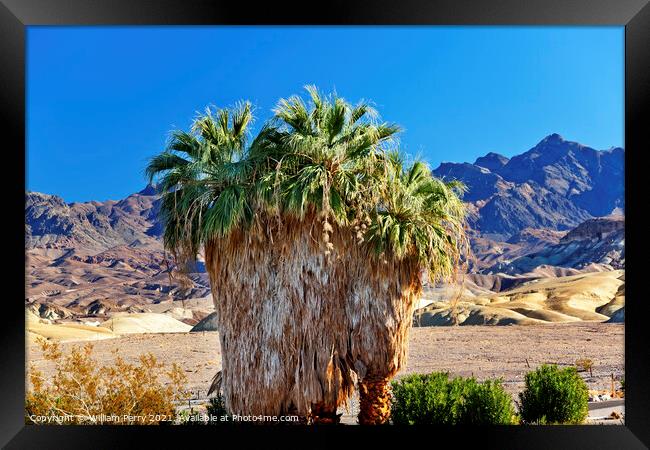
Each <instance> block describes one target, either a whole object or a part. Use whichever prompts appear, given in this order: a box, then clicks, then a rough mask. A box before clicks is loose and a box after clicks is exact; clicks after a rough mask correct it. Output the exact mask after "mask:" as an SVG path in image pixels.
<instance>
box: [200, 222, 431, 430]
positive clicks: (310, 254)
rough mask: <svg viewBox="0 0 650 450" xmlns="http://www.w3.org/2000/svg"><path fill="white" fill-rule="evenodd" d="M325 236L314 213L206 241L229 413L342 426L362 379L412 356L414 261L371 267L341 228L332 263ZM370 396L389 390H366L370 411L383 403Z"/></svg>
mask: <svg viewBox="0 0 650 450" xmlns="http://www.w3.org/2000/svg"><path fill="white" fill-rule="evenodd" d="M321 232H322V230H321V228H320V224H319V221H318V220H317V218H316V216H315V215H314V216H313V217H307V218H305V220H302V221H300V220H297V219H296V220H294V221H291V220H285V221H283V223H282V224H278V223H277V222H276V221H275V219H273V218H271V219H269V220H267V221H264V222H263V223H257V224H256V225H254V226H253V229H252V230H246V231H241V232H237V231H236V232H233V233H231V234H230V235H229V236H228V237H227V238H224V239H218V240H214V241H212V242H210V243H209V244H208V245H206V249H205V250H206V268H207V270H208V273H209V276H210V283H211V287H212V295H213V299H214V303H215V309H216V315H217V323H218V327H219V334H220V340H221V352H222V373H223V382H222V389H223V396H224V400H225V403H226V408H227V409H228V410H229V412H230V413H232V414H242V415H246V414H255V415H258V414H262V415H282V414H289V413H293V414H297V415H299V416H304V417H311V418H312V420H313V421H314V422H325V423H327V422H338V416H336V410H337V408H338V407H339V406H340V405H342V404H343V403H345V402H347V400H348V398H349V397H350V395H351V393H352V392H353V391H354V387H355V384H356V382H357V380H360V381H361V386H372V383H366V384H364V380H365V377H366V376H372V377H373V378H372V379H373V380H374V379H375V377H379V378H381V379H386V380H388V379H390V377H392V376H394V375H395V373H397V371H398V370H399V369H400V368H401V367H402V366H403V364H404V362H405V360H406V344H407V334H408V329H409V327H410V325H411V320H412V319H411V318H412V314H413V305H414V299H415V298H416V297H417V295H419V293H420V284H419V278H418V277H417V274H418V271H417V270H415V269H416V265H415V264H413V263H410V262H403V263H394V262H385V261H378V262H376V263H375V262H373V261H374V260H373V258H371V257H370V255H369V254H368V253H367V251H366V250H365V249H363V248H362V247H361V246H359V245H358V243H357V242H356V241H355V239H354V236H353V234H352V233H351V232H348V231H347V230H337V229H336V228H335V230H334V232H333V233H332V236H331V242H332V243H333V245H334V250H333V252H332V255H331V256H329V257H327V256H325V254H324V249H323V246H322V243H321V242H319V240H318V238H317V237H318V236H320V235H321ZM369 380H370V379H369ZM373 396H376V397H381V396H383V397H382V398H384V397H385V396H386V391H385V389H384V390H381V389H380V390H377V389H375V388H373V389H369V390H368V394H367V395H366V396H365V397H364V398H365V399H366V400H367V401H365V400H364V405H365V404H368V405H375V404H377V401H376V400H373ZM371 409H372V408H371ZM364 414H366V413H364ZM370 416H371V415H369V416H368V417H370ZM381 417H383V418H385V417H386V414H384V415H382V416H381ZM364 423H365V422H364Z"/></svg>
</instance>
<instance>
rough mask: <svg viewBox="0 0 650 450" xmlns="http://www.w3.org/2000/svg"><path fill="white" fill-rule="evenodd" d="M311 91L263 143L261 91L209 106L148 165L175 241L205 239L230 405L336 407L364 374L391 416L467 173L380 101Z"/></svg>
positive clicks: (310, 411)
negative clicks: (255, 112) (391, 400)
mask: <svg viewBox="0 0 650 450" xmlns="http://www.w3.org/2000/svg"><path fill="white" fill-rule="evenodd" d="M307 90H308V92H309V95H310V103H309V105H307V104H306V103H305V101H304V100H303V99H302V98H300V97H297V96H294V97H291V98H289V99H286V100H285V99H282V100H280V102H279V103H278V106H277V108H276V109H275V115H274V118H273V119H272V120H271V121H270V122H269V123H267V124H265V125H264V126H263V127H262V129H261V130H260V132H259V133H258V135H257V136H256V137H255V139H254V140H253V141H252V142H250V144H248V141H247V139H246V138H247V135H248V133H247V126H248V125H249V123H250V122H251V109H250V105H249V104H248V103H242V104H240V105H237V106H236V107H235V108H232V109H230V110H228V109H224V110H217V111H212V110H208V111H206V114H204V115H201V116H199V117H198V118H197V119H196V121H195V122H194V124H193V126H192V129H191V130H190V132H187V133H186V132H175V133H174V134H173V135H172V140H171V142H170V145H169V147H168V149H167V150H165V151H164V152H163V153H162V154H160V155H158V156H156V157H154V158H152V160H151V161H150V163H149V165H148V167H147V173H148V175H149V177H150V178H151V179H152V180H153V179H154V178H156V177H158V178H159V186H160V189H161V190H162V203H161V215H162V220H163V224H164V226H165V233H164V243H165V246H166V248H167V249H169V250H170V251H171V253H172V254H173V255H174V257H175V258H176V260H177V262H178V263H179V264H181V265H182V264H185V263H187V262H189V261H192V259H193V258H195V256H196V255H197V253H198V252H199V251H201V250H203V251H204V253H205V260H206V268H207V270H208V273H209V276H210V282H211V287H212V293H213V298H214V302H215V309H216V314H217V322H218V327H219V332H220V340H221V349H222V359H223V361H222V362H223V364H222V367H223V369H222V387H223V395H224V399H225V402H226V407H227V408H228V409H229V410H230V411H231V412H232V413H238V414H268V415H278V414H288V413H295V414H299V415H302V416H308V415H310V416H312V417H313V418H314V419H316V420H318V419H320V420H324V421H327V420H330V421H336V420H337V416H336V410H337V408H338V406H340V405H341V404H343V403H345V402H346V401H347V399H348V398H349V396H350V395H351V393H352V392H353V390H354V388H355V384H356V382H357V381H358V382H359V388H360V394H361V409H362V410H361V413H360V415H359V421H360V422H361V423H383V422H385V421H386V420H387V419H388V412H389V409H388V382H389V380H390V378H391V377H392V376H394V375H395V373H397V371H398V370H399V369H400V368H401V367H402V366H403V364H404V362H405V359H406V349H407V334H408V329H409V327H410V324H411V321H412V313H413V308H414V305H415V301H416V299H417V297H418V296H419V295H420V293H421V287H422V282H421V273H422V272H427V273H428V274H429V276H430V278H431V279H437V278H441V277H449V276H451V275H453V272H454V269H455V267H456V263H457V261H458V258H459V255H460V250H461V248H462V245H463V243H464V234H463V220H464V210H463V207H462V202H461V201H460V200H459V199H458V196H457V193H458V191H459V189H460V186H458V185H452V184H446V183H443V182H441V181H440V180H437V179H435V178H433V177H432V176H431V173H430V171H429V169H428V168H427V166H426V165H425V164H424V163H422V162H415V163H413V164H411V165H409V166H407V165H406V164H405V162H404V161H403V159H402V158H401V157H400V155H399V153H398V152H397V151H395V150H394V147H395V145H394V140H393V138H394V136H395V134H396V133H397V132H398V131H399V129H398V127H397V126H395V125H392V124H387V123H380V122H379V121H378V120H377V116H376V113H375V111H374V110H373V109H372V108H371V106H370V105H369V104H368V103H367V102H361V103H359V104H357V105H351V104H349V103H348V102H346V101H345V100H343V99H342V98H340V97H337V96H336V95H330V96H327V97H324V96H322V95H321V94H320V93H319V92H318V91H317V90H316V89H315V88H314V87H308V88H307Z"/></svg>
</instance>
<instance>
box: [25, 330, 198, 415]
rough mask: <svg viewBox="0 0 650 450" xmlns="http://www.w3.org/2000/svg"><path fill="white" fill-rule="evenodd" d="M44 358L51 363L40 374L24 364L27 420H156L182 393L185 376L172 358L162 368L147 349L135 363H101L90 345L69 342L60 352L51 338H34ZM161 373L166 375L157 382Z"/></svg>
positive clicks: (169, 410)
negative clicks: (65, 351) (66, 349)
mask: <svg viewBox="0 0 650 450" xmlns="http://www.w3.org/2000/svg"><path fill="white" fill-rule="evenodd" d="M39 344H40V346H41V349H42V351H43V356H44V358H45V359H46V360H48V361H50V362H52V363H53V364H54V365H55V370H54V375H53V376H52V377H51V378H49V377H48V378H45V377H44V376H43V373H42V372H41V371H39V370H37V369H36V368H35V367H34V366H33V365H32V366H31V367H30V370H29V380H30V382H31V386H32V389H31V390H30V391H28V393H27V397H26V405H25V421H26V423H28V424H33V423H50V424H96V425H101V424H111V425H131V424H158V423H161V422H170V421H172V420H174V418H175V415H176V408H175V402H177V401H179V400H182V399H183V398H185V397H186V392H185V390H184V388H183V387H184V385H185V382H186V377H185V374H184V373H183V371H182V370H181V368H180V367H179V366H178V365H176V364H174V365H172V367H171V368H170V369H168V370H165V368H164V365H163V364H162V363H159V362H158V361H157V360H156V358H155V357H154V356H153V355H152V354H150V353H149V354H144V355H142V356H140V359H139V363H138V364H130V363H127V362H126V361H124V359H122V358H121V357H120V356H119V355H118V354H117V352H115V362H114V363H113V364H112V365H109V366H101V365H99V364H98V362H97V360H96V359H94V358H93V355H92V352H93V346H92V345H91V344H86V345H85V346H83V347H78V346H75V347H73V349H72V351H71V352H70V353H69V354H67V355H63V353H62V351H61V349H60V346H59V345H58V344H57V343H55V342H48V341H46V340H39ZM161 375H164V376H165V377H164V378H166V379H167V381H168V383H167V384H165V383H164V382H163V380H164V378H163V377H162V376H161Z"/></svg>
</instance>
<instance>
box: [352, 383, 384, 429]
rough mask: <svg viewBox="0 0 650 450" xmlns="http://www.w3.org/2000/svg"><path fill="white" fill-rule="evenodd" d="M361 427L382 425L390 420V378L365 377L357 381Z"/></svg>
mask: <svg viewBox="0 0 650 450" xmlns="http://www.w3.org/2000/svg"><path fill="white" fill-rule="evenodd" d="M359 397H360V405H359V407H360V411H359V423H360V424H361V425H383V424H385V423H388V420H389V419H390V402H391V394H390V378H381V377H374V378H368V377H366V378H365V379H364V380H363V381H359Z"/></svg>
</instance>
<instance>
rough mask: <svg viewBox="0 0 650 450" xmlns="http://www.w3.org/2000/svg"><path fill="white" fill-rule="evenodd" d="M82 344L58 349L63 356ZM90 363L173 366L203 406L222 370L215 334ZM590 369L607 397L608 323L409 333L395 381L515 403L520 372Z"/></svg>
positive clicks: (165, 338) (613, 330)
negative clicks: (503, 395)
mask: <svg viewBox="0 0 650 450" xmlns="http://www.w3.org/2000/svg"><path fill="white" fill-rule="evenodd" d="M80 344H81V343H73V342H68V343H63V344H61V346H62V350H63V351H64V352H66V350H69V349H70V348H71V347H72V346H74V345H80ZM93 345H94V352H93V354H94V356H95V357H96V358H97V360H98V361H99V362H100V363H101V364H110V363H111V362H112V360H113V354H112V351H113V350H118V352H119V354H120V355H121V356H122V357H124V358H125V359H126V360H130V361H134V362H135V360H136V359H137V357H138V356H139V355H140V354H142V353H145V352H151V353H153V354H154V355H155V356H156V357H157V358H158V359H159V360H161V361H164V362H165V363H166V364H171V363H173V362H176V363H178V364H179V365H180V366H181V367H182V368H183V369H184V370H185V373H186V375H187V379H188V388H189V389H190V390H191V391H192V392H193V393H194V395H195V396H196V397H198V398H199V399H201V398H205V395H206V392H207V389H208V387H209V385H210V382H211V379H212V377H213V376H214V374H215V373H216V372H217V371H218V370H219V369H220V368H221V357H220V350H219V340H218V335H217V333H216V332H198V333H166V334H160V333H157V334H133V335H127V336H122V337H118V338H114V339H106V340H98V341H94V342H93ZM584 358H587V359H591V360H592V361H593V376H590V375H589V374H588V373H586V372H583V373H582V376H583V378H584V379H585V381H586V382H587V384H588V385H589V388H590V389H603V390H605V389H609V388H610V383H611V381H610V380H611V375H612V374H613V375H614V377H615V378H616V379H620V378H621V376H622V375H623V371H624V326H623V325H622V324H615V323H596V322H580V323H558V324H548V325H546V324H544V325H539V324H536V325H509V326H500V327H498V326H456V327H423V328H413V329H412V330H411V335H410V350H409V358H408V365H407V367H406V368H405V369H404V370H403V371H402V372H401V373H400V374H399V375H398V377H399V376H403V375H405V374H409V373H427V372H432V371H448V372H449V373H450V374H451V375H452V376H457V375H460V376H471V375H473V376H475V377H476V378H478V379H479V380H481V379H486V378H496V377H500V378H502V379H503V384H504V387H505V388H506V389H507V390H508V392H510V393H511V394H512V395H513V398H515V399H516V398H517V397H516V395H517V393H518V392H520V391H521V389H522V388H523V385H524V375H525V373H526V372H527V371H529V370H532V369H534V368H536V367H537V366H539V365H541V364H543V363H553V364H558V365H560V366H570V365H574V364H575V362H576V360H578V359H584ZM28 362H29V363H33V364H34V365H35V366H36V367H37V368H39V369H40V370H42V371H44V372H45V374H46V375H47V373H51V371H52V369H53V367H52V366H51V364H50V363H48V362H47V361H45V360H44V359H43V357H42V354H41V351H40V349H39V348H38V347H37V346H36V345H35V344H33V343H29V344H28ZM357 408H358V405H357V400H356V398H353V399H352V401H351V402H350V405H349V406H348V408H342V409H341V410H340V412H342V413H343V414H344V415H343V418H342V419H343V422H344V423H354V422H355V421H356V413H357Z"/></svg>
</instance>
